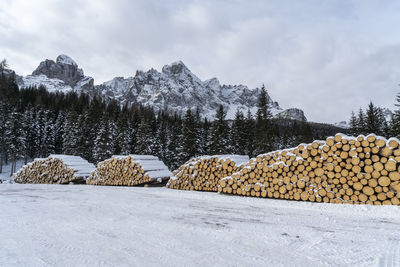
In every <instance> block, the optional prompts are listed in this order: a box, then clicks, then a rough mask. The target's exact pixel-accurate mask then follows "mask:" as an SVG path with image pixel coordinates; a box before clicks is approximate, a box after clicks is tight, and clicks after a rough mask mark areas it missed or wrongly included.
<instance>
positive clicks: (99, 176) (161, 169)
mask: <svg viewBox="0 0 400 267" xmlns="http://www.w3.org/2000/svg"><path fill="white" fill-rule="evenodd" d="M171 176H172V173H171V172H170V171H169V170H168V167H167V166H165V164H164V163H163V162H162V161H160V160H159V159H158V158H157V157H155V156H150V155H128V156H113V157H112V158H110V159H108V160H105V161H102V162H100V163H99V164H97V168H96V170H94V171H93V172H92V173H91V174H90V177H89V178H88V179H87V181H86V183H87V184H91V185H120V186H134V185H145V184H153V185H154V184H159V185H162V184H163V182H164V181H165V182H166V181H167V180H168V179H169V178H170V177H171ZM164 184H165V183H164Z"/></svg>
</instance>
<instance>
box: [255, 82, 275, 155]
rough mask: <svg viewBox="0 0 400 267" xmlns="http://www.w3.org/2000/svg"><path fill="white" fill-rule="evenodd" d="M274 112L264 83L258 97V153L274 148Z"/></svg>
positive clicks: (256, 145)
mask: <svg viewBox="0 0 400 267" xmlns="http://www.w3.org/2000/svg"><path fill="white" fill-rule="evenodd" d="M271 118H272V114H271V111H270V108H269V103H268V98H267V91H266V90H265V87H264V85H263V86H262V88H261V94H260V96H259V99H258V109H257V118H256V125H255V140H254V141H255V152H256V153H257V154H261V153H266V152H269V151H272V150H273V148H274V142H273V134H272V123H271Z"/></svg>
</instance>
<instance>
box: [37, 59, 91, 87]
mask: <svg viewBox="0 0 400 267" xmlns="http://www.w3.org/2000/svg"><path fill="white" fill-rule="evenodd" d="M32 75H35V76H38V75H45V76H46V77H47V78H49V79H58V80H61V81H63V82H64V83H65V84H66V85H69V86H71V87H74V86H75V85H76V84H77V83H78V82H79V81H80V80H82V79H83V78H84V77H85V75H84V74H83V70H82V69H80V68H78V65H77V64H76V63H75V61H74V60H73V59H71V58H70V57H69V56H67V55H59V56H58V57H57V59H56V62H54V61H53V60H49V59H46V60H45V61H42V62H41V63H40V64H39V67H37V68H36V70H34V71H33V72H32Z"/></svg>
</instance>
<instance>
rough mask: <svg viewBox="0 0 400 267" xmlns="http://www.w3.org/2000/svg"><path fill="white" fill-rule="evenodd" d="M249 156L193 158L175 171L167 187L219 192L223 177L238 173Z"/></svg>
mask: <svg viewBox="0 0 400 267" xmlns="http://www.w3.org/2000/svg"><path fill="white" fill-rule="evenodd" d="M248 161H249V157H248V156H240V155H216V156H202V157H197V158H192V159H190V160H189V161H188V162H186V163H185V164H184V165H182V166H181V167H179V169H178V170H176V171H174V176H173V177H172V178H171V179H170V180H169V181H168V183H167V187H168V188H171V189H180V190H196V191H214V192H217V191H218V183H219V181H220V180H221V179H222V178H223V177H227V176H230V175H232V174H233V173H235V172H238V171H239V170H240V169H241V168H242V167H243V166H244V164H245V163H247V162H248Z"/></svg>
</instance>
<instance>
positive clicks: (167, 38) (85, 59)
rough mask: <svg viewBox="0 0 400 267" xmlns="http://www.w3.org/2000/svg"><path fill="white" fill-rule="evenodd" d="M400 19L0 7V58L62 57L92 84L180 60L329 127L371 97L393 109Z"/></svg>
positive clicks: (207, 7) (60, 3)
mask: <svg viewBox="0 0 400 267" xmlns="http://www.w3.org/2000/svg"><path fill="white" fill-rule="evenodd" d="M399 14H400V1H391V0H385V1H380V0H375V1H372V0H371V1H369V0H358V1H352V0H335V1H334V0H302V1H297V0H290V1H289V0H270V1H268V0H264V1H257V0H252V1H250V0H232V1H224V0H221V1H217V0H202V1H191V0H189V1H183V0H174V1H162V0H159V1H157V0H152V1H150V0H137V1H132V0H109V1H107V0H102V1H101V0H96V1H93V0H87V1H83V0H82V1H79V0H35V1H27V0H0V58H6V59H7V60H8V61H9V64H10V67H11V68H13V69H14V70H15V71H16V72H17V73H19V74H24V75H26V74H30V73H31V72H32V71H33V70H34V69H35V68H36V67H37V65H38V64H39V63H40V61H42V60H44V59H46V58H49V59H54V60H55V58H56V57H57V55H58V54H61V53H65V54H67V55H69V56H71V57H72V58H73V59H74V60H75V61H76V62H77V63H78V65H79V66H80V67H82V68H83V70H84V71H85V74H86V75H89V76H92V77H93V78H94V79H95V83H96V84H98V83H101V82H104V81H107V80H110V79H112V78H113V77H115V76H125V77H127V76H133V75H134V74H135V72H136V70H137V69H142V70H147V69H149V68H151V67H154V68H156V69H158V70H160V69H161V67H162V66H163V65H165V64H169V63H171V62H174V61H177V60H182V61H183V62H184V63H185V64H186V66H187V67H189V69H191V71H192V72H193V73H194V74H196V75H197V76H198V77H199V78H200V79H202V80H206V79H209V78H212V77H217V78H218V79H219V80H220V81H221V83H224V84H245V85H248V86H249V87H251V88H254V87H259V86H261V84H262V83H265V85H266V86H267V88H268V91H269V94H270V95H271V97H272V98H273V99H274V100H275V101H278V102H279V104H280V105H281V107H282V108H289V107H298V108H301V109H303V110H304V112H305V115H306V116H307V118H308V119H309V120H312V121H318V122H337V121H341V120H347V119H348V117H349V114H350V112H351V111H352V110H357V109H358V108H359V107H360V106H362V107H365V106H366V105H367V104H368V102H369V101H370V100H372V101H373V102H374V103H376V104H377V105H380V106H383V107H389V108H391V109H394V99H395V95H396V94H397V93H398V92H400V87H399V86H398V84H399V83H400V15H399Z"/></svg>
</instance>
